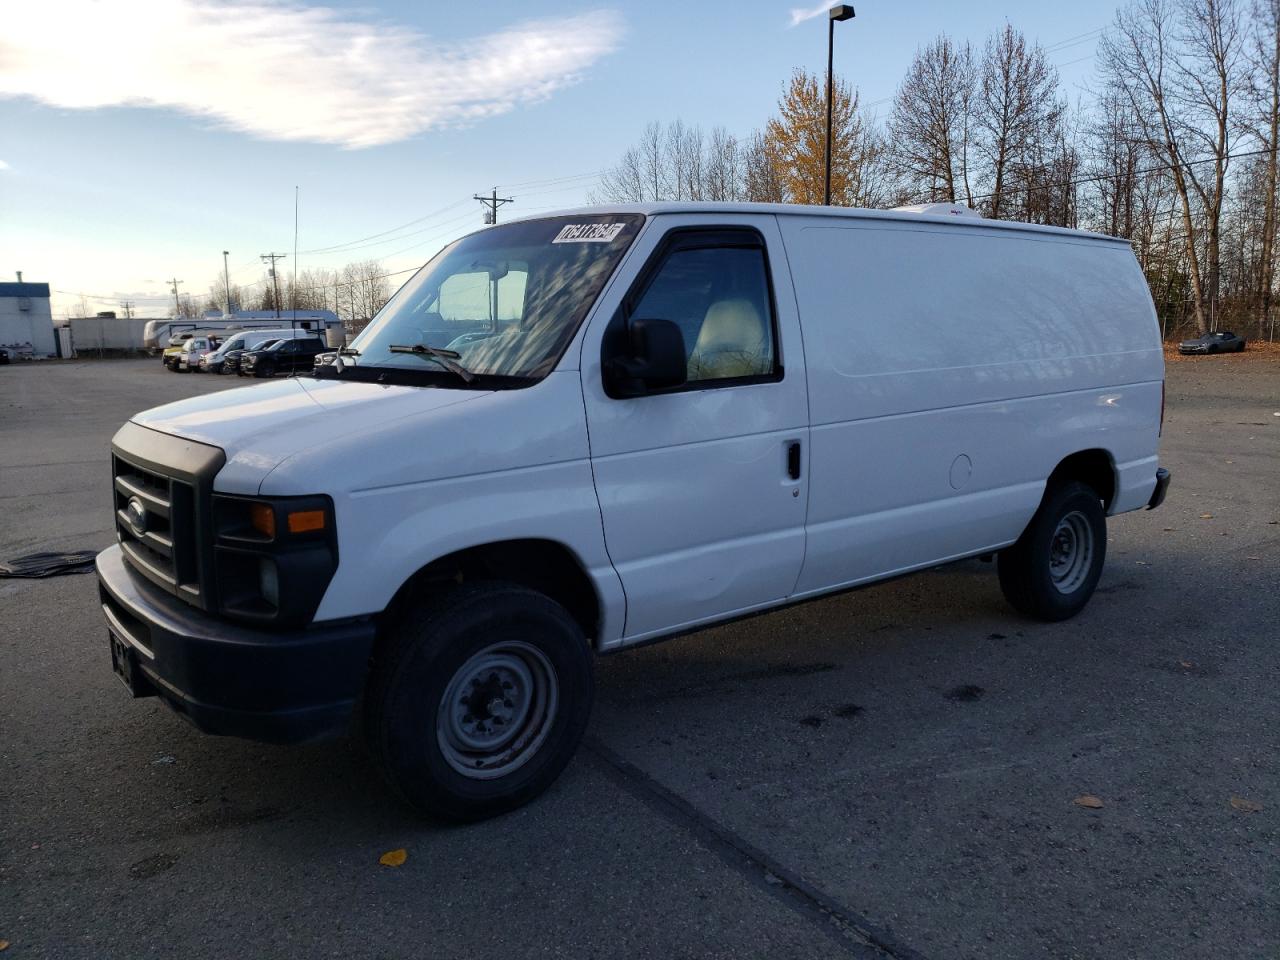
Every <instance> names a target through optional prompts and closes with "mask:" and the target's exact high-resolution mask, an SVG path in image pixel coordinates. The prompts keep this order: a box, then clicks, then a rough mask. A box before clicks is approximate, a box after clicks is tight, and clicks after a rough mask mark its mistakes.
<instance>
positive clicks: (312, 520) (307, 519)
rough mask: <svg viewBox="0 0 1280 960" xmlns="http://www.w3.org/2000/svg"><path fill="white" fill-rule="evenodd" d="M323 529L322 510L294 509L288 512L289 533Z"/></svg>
mask: <svg viewBox="0 0 1280 960" xmlns="http://www.w3.org/2000/svg"><path fill="white" fill-rule="evenodd" d="M323 529H324V511H323V510H295V511H294V512H293V513H291V514H289V532H290V533H312V532H314V531H316V530H323Z"/></svg>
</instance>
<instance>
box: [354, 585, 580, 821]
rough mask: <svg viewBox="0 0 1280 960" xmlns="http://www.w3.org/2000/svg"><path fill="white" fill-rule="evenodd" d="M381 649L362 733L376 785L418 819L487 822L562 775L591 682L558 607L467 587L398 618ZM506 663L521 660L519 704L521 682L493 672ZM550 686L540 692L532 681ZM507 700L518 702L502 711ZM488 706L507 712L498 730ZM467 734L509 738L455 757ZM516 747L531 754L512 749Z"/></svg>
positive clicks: (512, 592)
mask: <svg viewBox="0 0 1280 960" xmlns="http://www.w3.org/2000/svg"><path fill="white" fill-rule="evenodd" d="M386 641H387V642H386V644H385V647H384V648H383V652H382V653H380V654H379V655H378V656H377V657H376V658H375V662H374V665H373V670H372V672H371V674H370V678H369V685H368V688H367V691H366V696H365V713H364V732H365V737H366V740H367V741H368V744H369V748H370V752H371V753H372V754H373V757H374V760H375V762H376V763H377V765H378V766H379V768H380V769H381V771H382V773H383V775H384V776H385V777H386V779H387V780H388V782H389V783H390V784H391V785H392V787H394V788H395V789H396V791H397V792H398V793H399V794H400V795H401V796H402V797H404V799H405V800H406V801H408V803H409V804H411V805H412V806H413V807H415V808H416V809H417V810H419V811H420V812H422V813H425V814H427V815H429V816H433V817H439V818H443V819H448V820H455V821H464V822H466V821H476V820H483V819H486V818H488V817H493V816H496V815H498V814H501V813H505V812H507V811H508V810H512V809H515V808H516V807H519V806H521V805H522V804H525V803H527V802H529V801H530V800H532V799H533V798H534V797H536V796H538V794H540V793H542V791H544V790H546V789H547V787H549V786H550V785H551V784H552V783H553V782H554V781H555V779H556V778H557V777H558V776H559V775H560V773H561V771H563V770H564V768H565V766H566V764H568V762H569V760H570V758H571V757H572V756H573V754H574V751H575V750H576V749H577V747H578V744H579V742H580V741H581V740H582V735H583V732H584V731H585V730H586V726H587V719H588V718H589V717H590V715H591V704H592V700H593V698H594V688H595V684H594V677H593V663H592V654H591V650H590V648H589V647H588V645H587V641H586V638H585V637H584V636H583V634H582V630H581V629H580V628H579V626H578V624H577V623H576V622H575V621H574V619H573V618H572V617H571V616H570V615H569V613H568V612H567V611H566V610H565V609H564V608H563V607H562V606H560V605H559V604H558V603H556V602H554V601H553V600H551V599H549V598H548V597H546V596H544V595H543V594H540V593H537V592H535V591H533V590H528V589H526V588H524V587H520V586H515V585H513V584H507V583H499V582H476V583H471V584H464V585H462V586H460V587H456V588H454V589H452V590H449V591H447V592H446V593H444V594H441V595H439V596H436V597H433V598H431V599H430V600H427V601H425V602H422V603H420V604H414V605H412V606H410V607H408V608H407V609H406V610H404V611H402V612H401V613H399V614H398V615H397V616H396V617H395V618H394V623H393V624H392V626H391V627H390V628H389V631H388V636H387V637H386ZM508 654H509V655H510V656H511V658H512V659H511V661H510V663H513V664H516V665H517V670H518V667H519V664H520V663H522V662H523V661H521V659H520V658H522V657H527V658H528V660H527V662H526V663H525V666H526V667H527V668H528V671H529V677H530V682H529V684H528V690H527V695H526V696H520V692H521V689H522V687H521V686H520V684H521V683H522V682H523V681H522V679H521V678H520V676H518V675H517V673H512V672H501V673H498V672H490V671H491V668H492V669H493V670H498V671H509V669H510V667H506V668H504V667H503V666H502V664H503V663H504V661H503V660H502V659H501V658H502V657H503V656H507V655H508ZM495 664H496V665H497V666H495ZM477 671H479V673H478V674H477ZM477 675H479V676H481V678H482V682H483V685H480V684H481V681H477V680H476V677H477ZM548 676H549V677H550V686H549V687H544V688H543V689H542V691H541V693H540V694H539V692H538V689H537V686H536V677H542V678H544V679H545V678H546V677H548ZM509 681H514V683H515V684H516V686H515V687H514V688H513V687H512V685H511V682H509ZM490 688H492V689H490ZM504 690H505V691H514V692H513V693H512V696H513V699H512V700H503V701H501V703H500V702H499V699H500V698H502V697H505V696H507V693H506V692H504ZM446 696H448V702H447V703H446V702H444V700H445V698H446ZM491 697H495V699H492V700H491V699H490V698H491ZM455 698H457V699H455ZM485 701H488V703H487V705H486V703H485ZM494 704H499V707H498V710H499V711H500V710H501V709H502V708H503V705H504V704H505V708H508V712H507V714H506V715H507V719H508V721H511V722H510V723H509V724H508V725H507V726H503V727H501V729H500V728H499V726H497V724H498V723H499V722H500V721H501V719H502V718H501V717H500V716H496V714H495V713H490V709H491V708H493V707H494ZM452 706H456V707H457V710H456V712H455V713H454V714H453V715H452V716H451V715H450V714H449V713H448V712H447V711H448V709H449V708H450V707H452ZM522 708H523V712H522ZM476 710H479V711H481V714H480V715H476V716H473V713H475V711H476ZM459 714H461V716H459ZM513 718H514V719H513ZM467 721H470V722H471V723H472V724H473V725H472V726H468V725H467ZM486 723H487V724H488V728H486V727H485V724H486ZM476 731H479V734H477V733H476ZM509 731H515V732H514V733H511V732H509ZM462 736H488V737H491V738H496V737H499V736H505V737H508V738H509V739H508V740H507V741H505V742H501V743H498V744H496V746H497V747H498V749H496V750H495V751H493V752H486V751H484V750H481V751H479V752H475V753H471V752H465V751H461V750H459V748H458V747H457V743H458V738H459V737H462ZM451 738H452V739H451ZM522 742H523V743H525V744H526V745H530V744H531V745H532V746H529V747H528V749H525V750H512V749H511V745H512V744H520V743H522ZM477 757H480V758H483V759H476V758H477ZM504 761H505V763H504ZM485 764H489V767H488V769H485V770H484V771H483V772H481V771H477V770H473V769H472V766H473V765H474V766H475V767H483V766H484V765H485ZM463 769H466V770H467V771H468V772H466V773H463V772H460V771H461V770H463ZM486 777H487V779H485V778H486Z"/></svg>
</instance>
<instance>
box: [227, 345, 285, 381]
mask: <svg viewBox="0 0 1280 960" xmlns="http://www.w3.org/2000/svg"><path fill="white" fill-rule="evenodd" d="M279 342H280V340H279V339H278V338H274V337H273V338H272V339H270V340H263V341H262V342H261V343H259V344H257V345H256V346H254V347H238V348H236V349H235V350H228V351H227V352H226V354H225V355H224V356H223V358H222V365H221V366H220V367H219V368H218V373H235V374H238V373H239V372H240V360H241V358H243V357H244V355H245V354H246V353H249V352H250V351H251V350H268V349H270V348H271V347H274V346H275V345H276V344H277V343H279Z"/></svg>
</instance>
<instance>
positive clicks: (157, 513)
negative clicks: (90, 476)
mask: <svg viewBox="0 0 1280 960" xmlns="http://www.w3.org/2000/svg"><path fill="white" fill-rule="evenodd" d="M224 462H225V457H224V455H223V453H222V451H221V450H219V449H218V448H217V447H210V446H207V445H205V444H199V443H194V442H192V441H189V440H183V439H181V438H179V437H174V436H170V435H168V434H162V433H158V432H156V431H153V430H148V429H146V428H144V427H140V426H138V425H137V424H132V423H131V424H126V425H125V427H123V428H122V429H121V430H120V432H119V433H117V434H116V436H115V438H114V439H113V440H112V444H111V481H112V495H113V503H114V507H115V524H116V532H117V534H118V536H119V540H120V548H121V549H122V550H123V551H124V556H125V560H126V561H127V562H128V563H129V565H130V566H132V567H133V568H134V569H135V570H137V571H138V572H139V573H141V574H142V575H143V576H145V577H146V578H147V579H148V580H150V581H151V582H152V583H154V584H156V585H157V586H159V587H162V588H163V589H165V590H167V591H169V592H170V593H172V594H174V595H176V596H178V597H180V598H182V599H183V600H185V601H186V602H188V603H191V604H194V605H195V606H197V607H201V608H203V609H206V610H209V609H212V608H213V606H214V598H213V596H212V594H213V585H212V568H213V564H212V560H211V558H212V535H213V532H212V529H211V521H210V516H209V513H210V510H209V505H210V497H211V494H212V490H213V478H214V476H215V475H216V473H217V472H218V470H219V469H221V467H222V464H223V463H224ZM131 514H132V515H131Z"/></svg>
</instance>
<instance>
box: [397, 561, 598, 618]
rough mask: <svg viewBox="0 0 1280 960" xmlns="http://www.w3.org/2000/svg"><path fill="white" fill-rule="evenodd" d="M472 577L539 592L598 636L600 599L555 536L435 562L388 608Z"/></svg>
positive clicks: (579, 567) (401, 590) (424, 568)
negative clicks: (498, 581) (516, 585)
mask: <svg viewBox="0 0 1280 960" xmlns="http://www.w3.org/2000/svg"><path fill="white" fill-rule="evenodd" d="M471 580H504V581H506V582H507V583H518V584H520V585H521V586H523V587H528V588H529V589H531V590H537V591H538V592H539V593H542V594H545V595H546V596H548V597H550V598H551V599H552V600H554V601H556V603H558V604H560V605H561V606H562V607H564V608H565V609H566V610H567V611H569V615H570V616H571V617H573V619H574V620H576V621H577V623H578V626H579V627H581V628H582V633H583V635H584V636H586V638H587V639H588V640H589V641H591V642H593V643H594V641H595V640H596V639H597V638H598V637H599V635H600V599H599V597H597V596H596V590H595V587H594V586H593V585H592V583H591V578H590V577H588V576H587V572H586V571H585V570H584V569H583V568H582V564H581V563H580V562H579V561H578V558H577V557H576V556H575V555H574V554H573V552H572V551H570V550H569V548H568V547H565V546H564V545H563V544H559V543H556V542H555V541H553V540H503V541H500V542H498V543H487V544H484V545H482V546H476V547H468V548H467V549H465V550H459V551H457V552H456V553H450V554H448V555H446V556H443V557H440V558H438V559H436V560H433V561H431V563H429V564H427V565H426V566H425V567H423V568H422V569H421V570H419V571H418V572H417V573H415V574H414V575H413V576H412V577H410V578H409V579H408V580H407V581H405V583H404V585H403V586H402V587H401V588H400V589H399V590H398V591H396V595H395V597H394V598H393V599H392V601H391V603H390V604H389V605H388V607H387V612H388V614H393V613H394V612H395V611H396V610H398V609H402V608H403V607H404V606H405V605H406V604H408V603H411V602H413V601H417V600H420V599H422V598H423V597H424V596H429V595H431V594H432V593H436V592H439V591H441V590H447V589H449V588H450V587H451V586H453V585H455V584H459V583H464V582H467V581H471Z"/></svg>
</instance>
